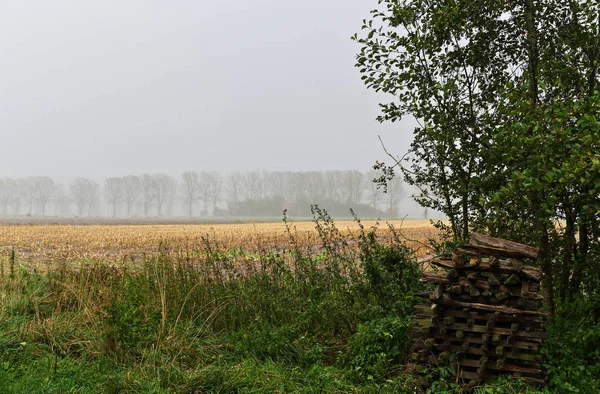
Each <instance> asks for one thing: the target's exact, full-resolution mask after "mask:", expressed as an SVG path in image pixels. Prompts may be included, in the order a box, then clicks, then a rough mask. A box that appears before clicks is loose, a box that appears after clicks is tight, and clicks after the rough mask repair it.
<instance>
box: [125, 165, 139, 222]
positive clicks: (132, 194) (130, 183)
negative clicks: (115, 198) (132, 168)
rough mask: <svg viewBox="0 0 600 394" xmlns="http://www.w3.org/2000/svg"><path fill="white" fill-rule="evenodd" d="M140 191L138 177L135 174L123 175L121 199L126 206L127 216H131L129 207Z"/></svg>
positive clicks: (130, 207)
mask: <svg viewBox="0 0 600 394" xmlns="http://www.w3.org/2000/svg"><path fill="white" fill-rule="evenodd" d="M141 191H142V187H141V182H140V178H139V177H137V176H135V175H126V176H124V177H123V201H124V202H125V205H126V206H127V216H131V209H132V208H133V205H134V204H135V202H136V201H137V200H138V198H139V196H140V193H141Z"/></svg>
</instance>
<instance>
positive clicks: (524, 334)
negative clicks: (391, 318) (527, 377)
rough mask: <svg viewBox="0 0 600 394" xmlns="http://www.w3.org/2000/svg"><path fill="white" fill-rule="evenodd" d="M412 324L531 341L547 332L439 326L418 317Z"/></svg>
mask: <svg viewBox="0 0 600 394" xmlns="http://www.w3.org/2000/svg"><path fill="white" fill-rule="evenodd" d="M413 324H414V325H416V326H419V327H436V328H446V329H450V330H457V331H462V332H465V331H467V332H478V333H482V334H483V333H491V334H502V335H512V336H514V337H520V338H527V339H529V340H532V341H537V342H541V341H542V339H544V338H547V337H548V334H547V333H546V332H543V331H537V332H536V331H512V330H511V329H510V328H501V327H488V326H481V325H473V326H469V325H468V324H461V323H454V324H447V325H444V326H443V327H441V325H438V324H434V323H432V322H431V319H419V318H413Z"/></svg>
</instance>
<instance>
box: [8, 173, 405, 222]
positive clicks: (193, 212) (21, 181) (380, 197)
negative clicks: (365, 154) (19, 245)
mask: <svg viewBox="0 0 600 394" xmlns="http://www.w3.org/2000/svg"><path fill="white" fill-rule="evenodd" d="M380 176H381V174H380V173H379V172H378V171H375V170H371V171H366V172H360V171H354V170H348V171H308V172H298V171H264V170H263V171H247V172H234V173H230V174H222V173H219V172H215V171H185V172H183V173H182V174H181V175H180V177H179V178H176V177H173V176H170V175H167V174H164V173H158V174H142V175H126V176H122V177H110V178H106V179H105V180H104V182H103V183H102V185H101V184H99V183H98V182H96V181H94V180H92V179H89V178H83V177H80V178H75V179H74V180H73V181H72V182H71V183H69V184H68V185H64V184H61V183H59V182H56V181H54V180H53V179H52V178H50V177H45V176H33V177H26V178H18V179H13V178H0V212H1V213H2V214H3V215H30V216H34V215H35V216H73V215H75V216H80V217H81V216H89V217H92V216H112V217H156V216H158V217H172V216H190V217H197V216H233V217H237V216H240V217H241V216H248V217H256V216H266V217H278V216H281V214H282V211H283V210H284V209H285V210H287V212H288V214H289V215H290V216H297V217H307V216H310V215H311V212H310V206H311V204H319V205H320V206H323V207H326V208H327V210H328V211H329V212H330V213H331V214H332V215H334V216H349V208H352V209H353V210H355V211H356V212H357V213H358V214H359V215H360V216H362V217H396V216H397V215H398V204H399V201H400V199H401V198H402V197H403V188H402V182H401V180H400V179H399V178H395V179H394V180H392V181H391V182H389V184H388V186H387V191H386V192H384V190H383V189H382V188H380V187H378V185H377V184H376V183H375V182H374V181H373V180H374V179H376V178H379V177H380Z"/></svg>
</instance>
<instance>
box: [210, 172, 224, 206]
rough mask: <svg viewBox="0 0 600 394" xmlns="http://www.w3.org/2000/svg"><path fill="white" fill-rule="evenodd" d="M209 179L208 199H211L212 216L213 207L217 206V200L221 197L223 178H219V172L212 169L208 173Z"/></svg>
mask: <svg viewBox="0 0 600 394" xmlns="http://www.w3.org/2000/svg"><path fill="white" fill-rule="evenodd" d="M209 180H210V182H209V183H210V199H211V200H212V214H213V216H214V214H215V209H216V208H217V202H218V201H219V198H220V197H221V192H222V189H223V179H222V178H221V174H219V173H218V172H216V171H212V172H211V173H210V174H209Z"/></svg>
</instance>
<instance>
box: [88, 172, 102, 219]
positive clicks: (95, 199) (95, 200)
mask: <svg viewBox="0 0 600 394" xmlns="http://www.w3.org/2000/svg"><path fill="white" fill-rule="evenodd" d="M88 193H89V194H88V201H87V202H88V216H92V211H93V209H94V207H95V206H96V205H100V185H98V184H97V183H96V182H95V181H92V180H91V179H90V188H89V189H88Z"/></svg>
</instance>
